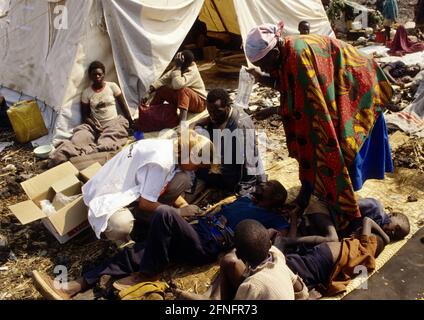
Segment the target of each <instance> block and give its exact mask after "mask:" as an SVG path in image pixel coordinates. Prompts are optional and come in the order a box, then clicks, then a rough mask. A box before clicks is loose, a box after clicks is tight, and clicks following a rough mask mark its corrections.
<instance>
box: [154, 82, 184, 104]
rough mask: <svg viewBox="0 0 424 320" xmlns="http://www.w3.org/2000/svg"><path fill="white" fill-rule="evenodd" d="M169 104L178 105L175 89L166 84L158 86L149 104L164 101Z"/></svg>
mask: <svg viewBox="0 0 424 320" xmlns="http://www.w3.org/2000/svg"><path fill="white" fill-rule="evenodd" d="M165 101H166V102H168V103H169V104H173V105H175V106H176V105H178V94H177V91H176V90H174V89H171V88H168V87H166V86H163V87H160V88H159V89H157V90H156V92H155V96H154V97H153V99H152V101H151V102H150V105H152V106H154V105H158V104H163V103H164V102H165Z"/></svg>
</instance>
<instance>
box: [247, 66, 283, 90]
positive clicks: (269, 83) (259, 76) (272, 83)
mask: <svg viewBox="0 0 424 320" xmlns="http://www.w3.org/2000/svg"><path fill="white" fill-rule="evenodd" d="M246 71H247V72H249V73H250V74H251V75H252V76H254V77H255V81H256V82H258V83H260V84H262V85H263V86H266V87H269V88H273V89H276V88H277V86H278V79H275V78H273V77H270V76H267V75H265V74H263V73H262V72H260V71H258V69H257V68H250V69H246Z"/></svg>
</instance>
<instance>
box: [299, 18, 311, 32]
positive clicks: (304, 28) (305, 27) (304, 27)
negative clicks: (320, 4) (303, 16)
mask: <svg viewBox="0 0 424 320" xmlns="http://www.w3.org/2000/svg"><path fill="white" fill-rule="evenodd" d="M299 32H300V34H309V33H310V32H311V25H310V24H309V22H308V21H305V20H303V21H301V22H300V23H299Z"/></svg>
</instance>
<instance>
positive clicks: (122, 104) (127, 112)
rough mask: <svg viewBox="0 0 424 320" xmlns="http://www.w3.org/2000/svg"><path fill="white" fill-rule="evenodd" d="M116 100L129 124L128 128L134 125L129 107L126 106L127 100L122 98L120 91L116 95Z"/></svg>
mask: <svg viewBox="0 0 424 320" xmlns="http://www.w3.org/2000/svg"><path fill="white" fill-rule="evenodd" d="M115 98H116V101H117V102H118V105H119V107H120V108H121V110H122V112H123V114H124V117H125V118H126V119H127V120H128V122H129V124H130V128H132V127H133V126H134V121H133V119H132V117H131V113H130V109H129V108H128V105H127V102H126V101H125V99H124V95H123V94H122V93H121V94H120V95H118V96H116V97H115Z"/></svg>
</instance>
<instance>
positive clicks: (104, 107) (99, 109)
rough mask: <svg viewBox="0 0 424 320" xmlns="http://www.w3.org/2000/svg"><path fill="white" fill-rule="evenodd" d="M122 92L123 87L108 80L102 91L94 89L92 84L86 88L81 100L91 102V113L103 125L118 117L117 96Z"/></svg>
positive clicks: (86, 102)
mask: <svg viewBox="0 0 424 320" xmlns="http://www.w3.org/2000/svg"><path fill="white" fill-rule="evenodd" d="M121 94H122V92H121V89H120V88H119V86H118V85H117V84H116V83H115V82H108V81H106V84H105V87H104V88H103V89H102V90H100V91H94V90H93V88H92V86H89V87H88V88H87V89H85V90H84V92H83V93H82V96H81V101H82V102H83V103H85V104H90V110H91V115H92V116H93V118H94V119H96V120H98V121H99V122H100V124H101V125H103V124H105V123H106V122H108V121H110V120H113V119H115V118H116V117H118V110H117V109H116V97H117V96H119V95H121Z"/></svg>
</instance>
